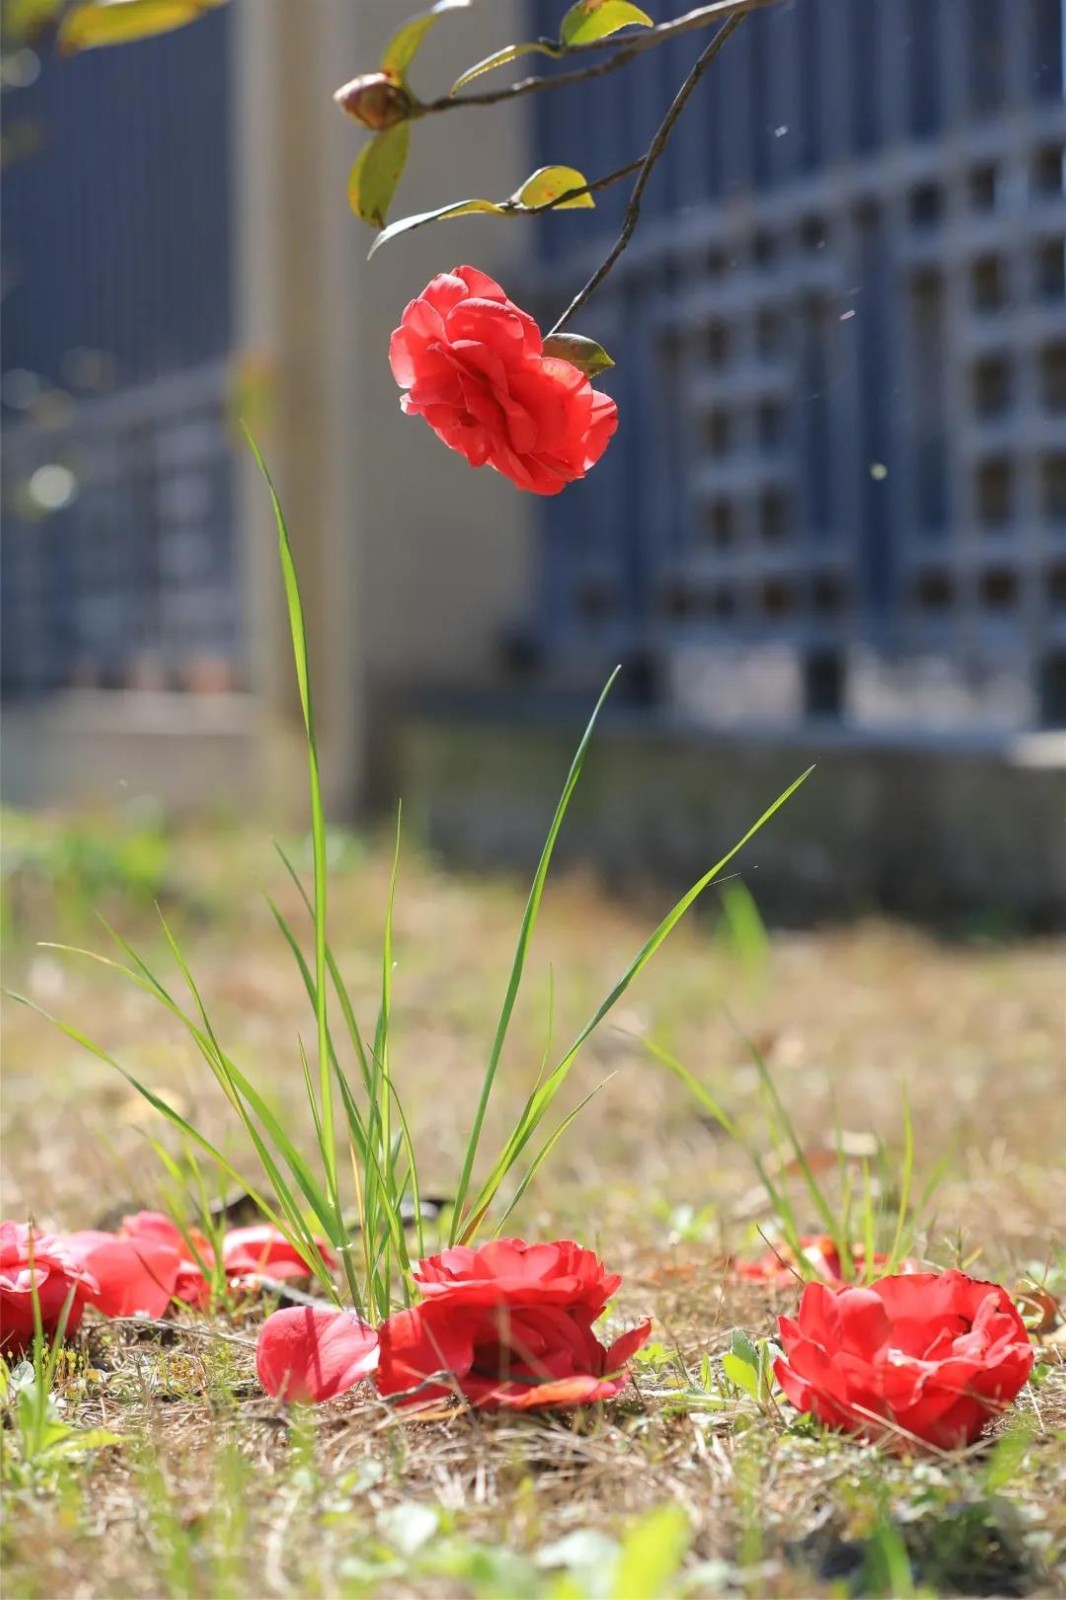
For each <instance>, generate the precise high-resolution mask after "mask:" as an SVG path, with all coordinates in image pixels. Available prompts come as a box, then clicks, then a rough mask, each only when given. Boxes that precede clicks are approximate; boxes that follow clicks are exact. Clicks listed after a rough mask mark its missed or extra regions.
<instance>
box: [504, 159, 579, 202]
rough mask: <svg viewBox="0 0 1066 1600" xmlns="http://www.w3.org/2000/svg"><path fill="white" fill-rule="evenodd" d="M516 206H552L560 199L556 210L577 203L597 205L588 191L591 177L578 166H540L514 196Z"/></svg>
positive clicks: (512, 197)
mask: <svg viewBox="0 0 1066 1600" xmlns="http://www.w3.org/2000/svg"><path fill="white" fill-rule="evenodd" d="M574 189H579V190H584V191H585V192H584V193H583V194H575V195H574V196H573V198H572V199H570V200H561V199H560V198H559V197H560V195H564V194H570V192H571V190H574ZM511 199H512V201H513V202H514V204H515V205H518V206H525V207H526V208H527V209H529V210H532V209H533V208H534V207H536V206H550V205H551V204H552V203H553V202H557V203H556V205H555V209H556V210H557V211H569V210H571V209H573V208H574V207H577V206H584V207H589V206H595V204H596V202H595V200H594V199H593V198H592V196H591V195H590V194H589V193H588V179H587V178H586V177H585V174H584V173H583V172H579V171H578V170H577V168H576V167H539V168H538V169H537V171H536V172H534V174H533V176H532V177H531V178H527V179H526V181H525V183H524V184H523V185H522V187H521V188H520V189H519V190H518V192H517V193H516V194H513V195H512V196H511Z"/></svg>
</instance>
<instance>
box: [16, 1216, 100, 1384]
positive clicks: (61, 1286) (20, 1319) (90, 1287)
mask: <svg viewBox="0 0 1066 1600" xmlns="http://www.w3.org/2000/svg"><path fill="white" fill-rule="evenodd" d="M99 1287H100V1286H99V1284H98V1283H97V1281H96V1279H95V1278H94V1277H93V1274H92V1273H91V1272H90V1271H89V1270H88V1269H87V1268H86V1267H85V1266H84V1264H83V1263H81V1262H79V1261H78V1260H77V1259H76V1257H75V1255H74V1254H73V1252H72V1251H71V1250H69V1249H68V1248H67V1246H66V1244H65V1243H64V1241H63V1240H62V1239H59V1238H56V1237H55V1235H53V1234H48V1233H38V1232H37V1231H36V1230H35V1229H33V1228H31V1227H28V1226H27V1225H26V1224H25V1223H23V1222H0V1350H3V1351H4V1353H5V1354H9V1355H16V1356H17V1355H21V1354H22V1352H23V1351H24V1350H28V1349H29V1347H30V1346H31V1345H32V1343H33V1335H34V1315H33V1297H34V1293H36V1295H37V1301H38V1304H39V1306H40V1316H41V1328H42V1331H43V1333H44V1335H45V1337H46V1338H49V1339H53V1338H54V1337H55V1335H56V1333H57V1331H58V1328H59V1323H60V1319H61V1317H62V1314H63V1307H64V1306H65V1305H66V1304H67V1301H68V1299H69V1301H70V1306H69V1310H68V1312H67V1320H66V1325H65V1332H66V1333H68V1334H70V1333H76V1332H77V1329H78V1325H79V1323H80V1322H81V1317H82V1312H83V1311H84V1310H85V1307H86V1305H87V1304H88V1301H89V1297H90V1296H91V1295H95V1294H96V1293H97V1292H98V1290H99Z"/></svg>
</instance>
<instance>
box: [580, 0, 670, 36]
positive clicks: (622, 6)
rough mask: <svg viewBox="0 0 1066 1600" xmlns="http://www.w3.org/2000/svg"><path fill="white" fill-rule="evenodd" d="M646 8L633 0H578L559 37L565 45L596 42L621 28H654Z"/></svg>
mask: <svg viewBox="0 0 1066 1600" xmlns="http://www.w3.org/2000/svg"><path fill="white" fill-rule="evenodd" d="M654 26H655V23H654V22H653V21H652V19H651V17H649V16H648V13H647V12H646V11H642V10H641V9H640V7H639V6H635V5H632V4H631V3H630V0H577V5H575V6H571V7H570V10H569V11H568V12H567V13H566V16H565V17H564V18H563V25H562V27H561V29H560V30H559V37H560V39H561V40H562V42H563V44H566V45H573V44H593V43H594V42H595V41H596V40H597V39H606V38H609V36H610V35H611V34H612V33H617V32H618V30H619V29H620V28H629V27H637V28H654Z"/></svg>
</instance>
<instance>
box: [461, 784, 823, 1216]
mask: <svg viewBox="0 0 1066 1600" xmlns="http://www.w3.org/2000/svg"><path fill="white" fill-rule="evenodd" d="M813 770H814V769H813V768H812V767H809V768H808V769H807V771H806V772H804V773H802V774H801V775H800V776H799V777H798V778H797V779H796V780H795V781H794V782H793V783H790V784H789V786H788V788H787V789H785V790H784V791H783V793H782V794H780V795H778V797H777V799H776V800H775V801H774V803H773V805H771V806H769V807H768V808H767V809H766V810H765V811H764V812H763V814H762V816H761V817H760V818H759V820H758V821H757V822H756V823H754V824H753V825H752V827H750V828H749V829H748V831H747V833H745V835H744V837H743V838H742V839H740V840H739V841H738V842H737V843H736V844H735V845H734V846H733V848H732V849H731V850H729V851H728V852H727V853H726V854H725V855H724V856H723V857H722V858H721V860H720V861H717V862H716V863H715V865H714V866H713V867H711V868H710V869H709V870H708V871H707V872H705V873H704V875H703V877H702V878H700V879H699V880H698V882H696V883H695V884H693V886H692V888H691V889H689V891H688V893H687V894H685V895H683V896H682V897H681V899H680V900H679V901H678V902H677V904H676V905H675V906H674V907H673V908H672V909H671V910H670V911H669V912H667V914H666V916H665V917H664V918H663V920H662V921H661V922H660V923H659V926H658V927H657V928H656V929H655V931H654V933H653V934H652V935H651V936H650V938H648V939H647V940H646V941H645V943H644V944H643V945H642V946H641V948H640V950H639V951H638V953H637V955H636V957H635V958H634V960H633V961H632V962H631V963H630V965H629V967H628V968H627V969H626V971H625V972H624V973H623V974H622V976H621V978H619V980H618V982H617V983H616V984H615V986H614V988H613V989H612V990H611V992H610V994H609V995H608V996H607V998H606V999H605V1000H604V1001H603V1002H602V1003H601V1004H600V1005H599V1006H598V1007H597V1008H596V1010H595V1012H594V1013H593V1015H592V1016H591V1017H590V1018H589V1020H588V1022H587V1023H586V1024H585V1026H584V1027H583V1028H582V1029H581V1032H580V1033H579V1034H578V1036H577V1038H576V1039H575V1040H574V1042H573V1044H572V1045H571V1046H570V1048H569V1050H568V1051H567V1052H566V1054H565V1056H563V1058H562V1060H561V1061H560V1062H559V1064H558V1066H557V1067H556V1068H555V1069H554V1071H553V1072H552V1073H551V1076H550V1077H548V1078H546V1079H545V1080H544V1082H543V1083H542V1084H540V1086H539V1087H538V1088H537V1089H536V1091H535V1092H534V1093H533V1094H532V1095H531V1096H530V1098H529V1100H528V1101H527V1102H526V1105H525V1108H524V1110H523V1112H522V1115H521V1117H520V1118H519V1120H518V1123H517V1124H516V1126H515V1129H514V1132H513V1133H512V1134H511V1137H510V1139H509V1140H508V1142H507V1144H506V1145H505V1147H504V1150H503V1152H502V1154H501V1155H500V1157H499V1159H498V1160H497V1162H496V1164H495V1166H494V1167H493V1169H492V1172H491V1173H490V1174H489V1177H488V1179H487V1180H486V1182H485V1184H484V1185H483V1186H482V1188H481V1190H480V1191H479V1193H478V1196H477V1199H476V1201H475V1202H474V1205H473V1207H472V1210H473V1211H474V1212H476V1213H478V1214H479V1215H484V1212H485V1210H486V1208H487V1205H488V1203H489V1202H490V1201H491V1199H492V1197H493V1195H494V1194H495V1193H496V1191H497V1190H498V1189H499V1186H500V1184H501V1182H502V1181H503V1178H504V1177H505V1176H506V1174H507V1172H508V1171H509V1169H510V1168H511V1167H512V1166H513V1164H514V1162H515V1161H516V1160H517V1158H518V1156H519V1155H520V1154H521V1153H522V1150H523V1149H524V1148H525V1146H526V1144H527V1143H528V1142H529V1139H530V1138H531V1137H532V1135H533V1133H534V1132H535V1131H536V1128H537V1125H538V1123H539V1122H540V1120H541V1118H542V1117H543V1115H544V1113H545V1111H546V1110H547V1108H548V1106H549V1105H550V1104H551V1102H552V1100H553V1099H554V1098H555V1096H556V1094H557V1093H558V1092H559V1089H560V1088H561V1087H562V1084H563V1082H564V1080H565V1079H566V1076H567V1074H568V1073H569V1071H570V1068H571V1066H572V1065H573V1063H574V1060H575V1059H576V1057H577V1054H578V1052H579V1051H580V1049H581V1047H582V1045H583V1044H584V1043H585V1041H586V1040H587V1039H588V1037H589V1036H590V1034H592V1033H594V1032H595V1030H596V1029H597V1028H598V1027H599V1025H600V1023H601V1022H602V1021H603V1019H604V1017H605V1016H607V1014H608V1012H609V1011H611V1009H612V1008H613V1007H614V1006H615V1005H616V1004H617V1002H618V1001H619V1000H620V999H621V997H622V996H623V995H624V994H625V992H626V990H627V989H628V988H629V986H630V984H631V983H632V982H633V980H634V978H636V977H637V976H638V974H639V973H640V972H642V971H643V969H644V968H645V967H646V966H647V964H648V962H649V961H650V960H651V958H652V956H653V955H654V954H655V952H656V951H657V950H658V949H659V946H660V945H661V944H662V943H663V942H664V940H665V939H666V938H667V937H668V935H669V934H670V933H671V932H672V931H673V929H674V928H675V927H676V926H677V924H678V923H679V922H680V921H681V918H682V917H683V916H684V915H685V913H686V912H687V911H688V910H689V909H690V907H691V906H692V905H693V904H694V903H695V901H696V900H698V899H699V897H700V895H701V894H702V893H703V891H704V890H705V889H706V888H707V887H708V885H709V884H711V883H713V881H714V879H715V878H717V877H718V875H719V873H720V872H721V871H722V869H723V868H724V867H726V866H728V864H729V862H730V861H732V860H733V858H734V856H736V855H737V854H738V853H739V852H740V851H741V850H742V849H743V848H744V846H745V845H746V844H747V843H748V842H749V841H750V840H751V839H753V838H754V837H755V835H756V834H757V833H758V832H759V829H760V828H762V827H763V826H764V825H765V824H766V823H767V822H769V820H770V818H771V817H772V816H774V814H775V813H776V812H777V811H779V810H780V808H781V807H782V806H783V805H784V804H785V802H786V801H787V800H788V799H789V798H790V797H791V796H792V795H793V794H795V792H796V790H797V789H798V788H799V787H800V785H801V784H802V783H804V782H805V781H806V779H807V778H808V777H809V776H810V774H811V772H812V771H813Z"/></svg>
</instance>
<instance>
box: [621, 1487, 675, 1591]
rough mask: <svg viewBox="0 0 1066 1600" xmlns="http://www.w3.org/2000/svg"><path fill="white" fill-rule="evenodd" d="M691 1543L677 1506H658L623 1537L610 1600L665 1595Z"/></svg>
mask: <svg viewBox="0 0 1066 1600" xmlns="http://www.w3.org/2000/svg"><path fill="white" fill-rule="evenodd" d="M691 1543H692V1529H691V1527H690V1526H689V1520H688V1517H687V1516H686V1515H685V1513H684V1511H683V1510H682V1509H681V1507H680V1506H676V1505H666V1506H659V1507H658V1509H657V1510H655V1511H649V1512H648V1514H647V1516H644V1517H641V1518H640V1520H639V1521H638V1522H635V1523H634V1524H633V1525H632V1526H631V1527H630V1529H629V1531H628V1532H627V1533H626V1536H625V1538H624V1540H623V1541H622V1548H621V1550H620V1551H619V1553H618V1565H617V1567H616V1568H615V1572H614V1582H613V1584H612V1587H611V1591H610V1592H611V1595H612V1597H613V1600H621V1597H622V1596H623V1595H624V1596H625V1600H658V1597H659V1596H660V1595H663V1594H666V1593H668V1591H669V1590H670V1589H671V1588H672V1586H673V1580H674V1579H675V1578H676V1577H677V1574H678V1571H679V1570H680V1567H681V1563H682V1562H683V1561H684V1559H685V1556H686V1554H687V1552H688V1548H689V1545H690V1544H691Z"/></svg>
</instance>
